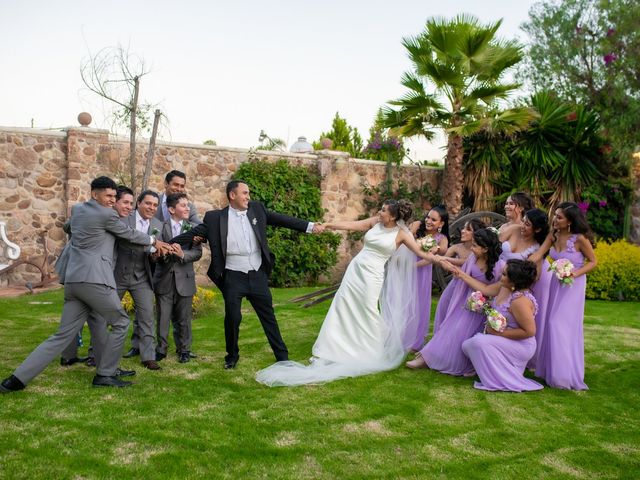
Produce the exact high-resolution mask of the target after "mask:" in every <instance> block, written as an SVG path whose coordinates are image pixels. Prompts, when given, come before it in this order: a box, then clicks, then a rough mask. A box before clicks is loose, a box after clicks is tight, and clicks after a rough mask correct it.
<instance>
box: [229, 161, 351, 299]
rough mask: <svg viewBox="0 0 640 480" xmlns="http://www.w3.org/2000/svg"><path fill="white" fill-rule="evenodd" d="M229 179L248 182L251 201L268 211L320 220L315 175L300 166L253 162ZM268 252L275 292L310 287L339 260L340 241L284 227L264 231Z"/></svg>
mask: <svg viewBox="0 0 640 480" xmlns="http://www.w3.org/2000/svg"><path fill="white" fill-rule="evenodd" d="M234 178H237V179H242V180H243V181H245V182H247V184H248V185H249V187H250V189H251V197H252V198H253V199H256V200H260V201H261V202H262V203H264V205H265V206H266V207H267V208H268V209H270V210H274V211H276V212H279V213H284V214H286V215H291V216H293V217H298V218H303V219H305V220H310V221H321V220H322V217H323V216H324V209H323V208H322V205H321V195H320V175H319V174H318V173H317V172H314V171H312V170H310V169H309V168H307V167H304V166H294V165H289V163H288V162H287V161H286V160H278V161H277V162H276V163H271V162H266V161H263V160H256V161H250V162H246V163H243V164H242V165H240V168H238V171H237V172H236V174H235V175H234ZM267 240H268V242H269V247H270V248H271V251H272V252H273V254H274V255H275V257H276V261H275V264H274V266H273V271H272V272H271V284H272V285H273V286H276V287H291V286H300V285H314V284H315V283H317V281H318V277H319V276H320V275H321V274H324V273H327V272H328V271H329V269H330V268H331V267H333V266H334V265H335V263H336V261H337V259H338V255H337V248H338V245H339V244H340V236H339V235H337V234H335V233H329V232H325V233H322V234H320V235H305V234H300V233H299V232H295V231H292V230H289V229H286V228H272V227H268V229H267Z"/></svg>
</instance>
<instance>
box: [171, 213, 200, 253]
mask: <svg viewBox="0 0 640 480" xmlns="http://www.w3.org/2000/svg"><path fill="white" fill-rule="evenodd" d="M205 220H206V217H205ZM194 237H202V238H206V239H207V240H208V239H209V229H208V228H207V224H206V223H200V224H198V225H196V226H195V227H193V228H192V229H191V230H189V231H188V232H184V233H181V234H180V235H178V236H177V237H173V238H172V239H171V240H169V243H177V244H179V245H180V246H188V245H191V243H193V239H194Z"/></svg>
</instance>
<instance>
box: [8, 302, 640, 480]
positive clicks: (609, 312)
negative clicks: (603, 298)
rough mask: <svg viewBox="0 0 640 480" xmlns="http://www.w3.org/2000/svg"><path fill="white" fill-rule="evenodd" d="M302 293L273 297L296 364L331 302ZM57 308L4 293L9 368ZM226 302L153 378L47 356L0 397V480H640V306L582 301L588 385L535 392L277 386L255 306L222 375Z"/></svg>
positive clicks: (397, 376)
mask: <svg viewBox="0 0 640 480" xmlns="http://www.w3.org/2000/svg"><path fill="white" fill-rule="evenodd" d="M307 291H309V289H290V290H275V291H274V294H275V301H276V304H277V305H276V311H277V315H278V318H279V322H280V326H281V328H282V331H283V336H284V338H285V340H286V341H287V344H288V346H289V350H290V354H291V357H292V358H293V359H298V360H301V359H306V358H307V357H308V356H309V354H310V351H311V346H312V344H313V341H314V340H315V337H316V334H317V332H318V329H319V326H320V324H321V322H322V319H323V316H324V314H325V312H326V310H327V308H328V304H327V303H325V304H322V305H320V306H316V307H314V308H311V309H308V310H305V309H301V308H300V307H299V306H297V305H294V304H290V303H288V299H290V298H293V297H295V296H297V295H300V294H301V293H304V292H307ZM31 302H52V303H51V304H46V303H37V304H32V303H31ZM247 306H248V304H247ZM61 308H62V292H61V291H55V292H50V293H45V294H40V295H37V296H24V297H20V298H17V299H2V300H0V312H2V313H1V314H0V320H2V325H3V328H2V330H0V345H1V349H0V376H1V377H2V378H4V377H5V376H7V375H8V374H9V373H11V371H12V370H13V369H14V368H15V367H16V366H17V365H18V363H19V362H21V361H22V360H23V359H24V358H25V356H26V355H27V354H28V353H29V352H30V351H31V350H32V349H33V348H34V347H35V346H36V345H37V344H38V343H40V342H41V341H42V340H44V338H45V337H46V336H47V335H48V334H50V333H53V331H54V330H55V328H56V324H57V322H58V320H59V314H60V311H61ZM221 312H222V301H221V297H220V296H219V295H218V296H217V297H216V299H215V306H214V308H213V310H212V312H211V313H210V314H208V315H207V316H205V317H203V318H199V319H198V320H196V321H195V322H194V339H195V342H194V348H193V350H194V352H196V353H198V354H199V355H200V358H199V359H197V360H196V361H193V362H191V363H189V364H179V363H177V361H176V359H175V358H174V357H173V356H172V357H171V358H168V359H167V360H165V361H163V362H162V366H163V367H164V368H163V370H161V371H160V372H150V371H143V370H142V369H140V368H139V365H138V364H137V362H136V361H135V360H127V359H123V362H122V366H123V367H124V368H135V369H136V370H138V375H137V376H136V377H134V378H135V381H136V384H135V385H134V386H133V387H132V388H127V389H95V388H92V387H91V384H90V382H91V378H92V375H93V372H92V371H91V369H89V368H87V367H86V366H84V365H75V366H73V367H66V368H65V367H60V366H59V365H58V364H52V365H51V366H50V367H49V368H47V369H46V370H45V371H44V372H43V373H42V374H41V375H40V376H39V377H37V378H36V379H35V380H34V381H33V382H32V383H31V384H30V385H29V386H28V387H27V389H26V390H25V391H23V392H19V393H12V394H9V395H0V478H2V479H5V478H6V479H14V478H24V479H37V478H46V479H102V478H104V479H111V478H113V479H129V478H131V479H155V478H157V479H172V478H189V479H192V478H229V479H246V478H248V479H253V478H274V479H342V478H389V479H395V478H403V479H404V478H407V479H429V478H465V479H466V478H490V479H500V478H523V479H529V478H580V479H583V478H587V479H588V478H598V479H601V478H604V479H614V478H616V479H617V478H639V477H640V414H639V410H640V370H639V367H640V351H639V346H640V304H639V303H611V302H596V301H590V302H587V313H586V318H585V322H586V325H585V335H586V358H587V373H586V381H587V384H588V385H589V387H590V388H591V390H589V391H586V392H571V391H561V390H553V389H549V388H545V389H544V390H542V391H540V392H532V393H527V394H511V393H490V392H483V391H478V390H475V389H473V388H472V386H471V385H472V379H465V378H453V377H449V376H446V375H440V374H438V373H434V372H431V371H418V372H415V371H410V370H408V369H406V368H400V369H398V370H396V371H393V372H388V373H381V374H377V375H371V376H367V377H360V378H355V379H347V380H341V381H337V382H334V383H330V384H327V385H316V386H306V387H296V388H274V389H270V388H267V387H264V386H262V385H260V384H258V383H256V382H255V381H254V379H253V377H254V374H255V372H256V371H257V370H258V369H259V368H262V367H264V366H267V365H268V364H270V363H271V362H272V360H273V356H272V354H271V352H270V350H269V348H268V345H267V343H266V340H265V338H264V335H263V334H262V330H261V328H260V326H259V323H258V321H257V318H256V317H255V315H254V314H253V311H252V310H250V308H249V307H248V308H247V311H246V316H245V320H244V323H243V326H242V329H241V345H240V346H241V355H242V356H241V359H240V363H239V364H238V368H237V369H236V370H234V371H225V370H223V369H222V363H223V356H224V336H223V329H222V313H221ZM85 339H87V331H86V329H85ZM128 347H129V344H128V342H127V344H126V348H128Z"/></svg>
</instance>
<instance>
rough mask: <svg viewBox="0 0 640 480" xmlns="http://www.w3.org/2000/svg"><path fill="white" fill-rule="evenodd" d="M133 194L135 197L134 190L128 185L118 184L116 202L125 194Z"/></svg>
mask: <svg viewBox="0 0 640 480" xmlns="http://www.w3.org/2000/svg"><path fill="white" fill-rule="evenodd" d="M127 194H129V195H131V196H132V197H133V190H131V189H130V188H129V187H127V186H126V185H118V186H117V187H116V202H117V201H118V200H120V199H121V198H122V196H123V195H127Z"/></svg>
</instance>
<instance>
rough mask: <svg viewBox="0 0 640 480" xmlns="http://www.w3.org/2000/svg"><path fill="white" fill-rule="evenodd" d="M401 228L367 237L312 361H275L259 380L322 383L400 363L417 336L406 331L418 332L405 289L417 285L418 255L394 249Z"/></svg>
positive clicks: (373, 230)
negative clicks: (416, 259) (416, 261)
mask: <svg viewBox="0 0 640 480" xmlns="http://www.w3.org/2000/svg"><path fill="white" fill-rule="evenodd" d="M399 228H400V227H393V228H385V227H383V226H382V224H380V223H378V224H376V225H375V226H374V227H373V228H371V229H370V230H369V231H368V232H367V233H366V235H365V237H364V247H363V248H362V250H361V251H360V253H358V255H356V256H355V257H354V258H353V260H352V261H351V263H350V264H349V267H348V268H347V271H346V272H345V274H344V277H343V278H342V283H341V284H340V288H339V289H338V291H337V292H336V295H335V297H334V299H333V302H332V303H331V306H330V307H329V312H328V313H327V316H326V317H325V320H324V323H323V324H322V328H321V329H320V333H319V335H318V339H317V340H316V343H315V345H314V346H313V357H312V359H311V363H310V364H309V365H303V364H301V363H297V362H292V361H285V362H277V363H275V364H273V365H271V366H270V367H267V368H265V369H264V370H260V371H259V372H258V373H257V374H256V380H257V381H258V382H260V383H264V384H265V385H269V386H293V385H304V384H311V383H323V382H329V381H332V380H337V379H339V378H345V377H354V376H359V375H366V374H369V373H374V372H380V371H385V370H391V369H393V368H396V367H397V366H398V365H399V364H400V363H401V362H402V360H403V359H404V357H405V355H406V350H407V348H408V344H410V339H411V338H413V337H412V335H411V334H409V335H407V329H412V328H417V318H418V316H417V314H416V310H415V302H411V301H407V298H408V297H413V295H410V293H411V292H408V291H407V288H414V285H415V255H414V254H413V253H411V252H410V251H409V250H408V249H407V248H406V247H401V248H400V249H398V250H396V237H397V235H398V230H399ZM395 252H398V254H395V255H393V254H394V253H395ZM402 252H404V254H403V253H402ZM392 255H393V257H392ZM390 258H391V260H390ZM388 261H389V262H388ZM385 266H386V271H387V273H386V275H385ZM383 284H384V288H383ZM379 304H380V306H381V310H382V313H381V311H380V309H379V308H378V305H379ZM405 337H408V338H409V340H407V341H404V338H405ZM405 344H407V345H405Z"/></svg>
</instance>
